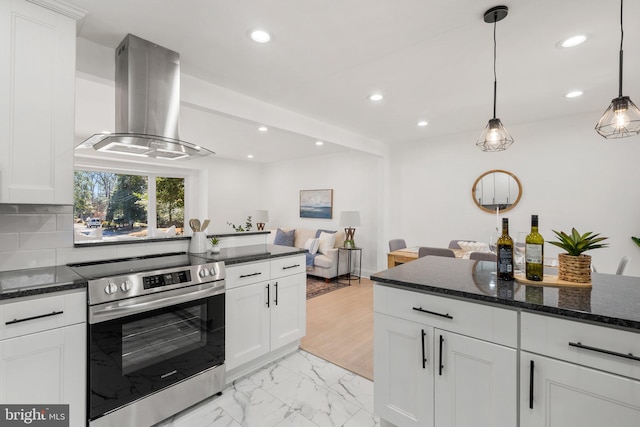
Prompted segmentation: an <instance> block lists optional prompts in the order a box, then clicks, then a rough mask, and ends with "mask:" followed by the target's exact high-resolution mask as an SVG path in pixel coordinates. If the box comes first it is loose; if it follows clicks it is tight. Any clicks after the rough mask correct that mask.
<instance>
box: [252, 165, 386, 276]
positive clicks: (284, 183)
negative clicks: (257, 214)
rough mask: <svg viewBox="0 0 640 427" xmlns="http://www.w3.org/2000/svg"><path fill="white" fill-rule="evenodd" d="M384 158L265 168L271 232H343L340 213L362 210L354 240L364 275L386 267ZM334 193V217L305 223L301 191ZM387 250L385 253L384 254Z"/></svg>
mask: <svg viewBox="0 0 640 427" xmlns="http://www.w3.org/2000/svg"><path fill="white" fill-rule="evenodd" d="M381 163H382V159H381V158H380V157H377V156H374V155H370V154H365V153H359V152H350V153H349V154H348V155H345V154H340V155H338V154H334V155H324V156H316V157H313V158H307V159H299V160H292V161H282V162H278V163H272V164H268V165H265V167H264V172H265V174H264V180H263V183H262V189H263V191H264V194H266V195H268V200H267V203H266V205H265V209H268V210H269V219H270V222H269V223H268V224H267V227H268V228H277V227H282V228H311V229H318V228H324V229H331V230H339V229H341V228H342V227H341V226H340V211H360V221H361V223H362V225H361V226H360V227H356V233H355V236H354V240H355V242H356V245H357V246H359V247H362V248H363V250H362V274H363V276H368V275H370V274H372V273H375V272H377V271H380V270H382V269H384V268H386V267H385V266H384V265H382V266H381V265H379V264H378V262H377V258H378V256H377V255H378V252H379V251H380V250H381V249H380V248H379V247H378V244H379V242H380V239H381V237H380V236H381V226H382V221H381V218H380V216H379V214H380V212H379V210H378V206H379V203H380V197H381V193H382V191H381V188H382V186H383V177H382V174H381V173H380V168H381ZM314 189H333V218H332V219H330V220H329V219H315V218H300V212H299V209H298V208H299V200H300V190H314ZM382 250H384V248H383V249H382Z"/></svg>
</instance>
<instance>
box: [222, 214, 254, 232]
mask: <svg viewBox="0 0 640 427" xmlns="http://www.w3.org/2000/svg"><path fill="white" fill-rule="evenodd" d="M227 224H228V225H230V226H231V228H233V229H234V230H235V231H236V232H240V231H251V227H253V224H252V223H251V215H249V216H248V217H247V219H246V220H245V222H244V227H243V226H242V225H235V224H232V223H230V222H228V221H227Z"/></svg>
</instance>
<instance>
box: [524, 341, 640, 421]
mask: <svg viewBox="0 0 640 427" xmlns="http://www.w3.org/2000/svg"><path fill="white" fill-rule="evenodd" d="M520 383H521V385H522V386H521V387H522V389H521V392H520V426H521V427H543V426H545V427H547V426H548V427H553V426H580V427H602V426H616V427H637V426H638V425H640V381H636V380H633V379H630V378H626V377H622V376H619V375H614V374H610V373H607V372H602V371H599V370H596V369H591V368H587V367H584V366H579V365H576V364H574V363H568V362H564V361H560V360H555V359H551V358H549V357H545V356H539V355H535V354H531V353H527V352H524V351H523V352H522V353H521V363H520Z"/></svg>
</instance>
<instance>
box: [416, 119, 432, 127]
mask: <svg viewBox="0 0 640 427" xmlns="http://www.w3.org/2000/svg"><path fill="white" fill-rule="evenodd" d="M428 124H429V122H428V121H426V120H420V121H419V122H418V126H420V127H421V128H423V127H425V126H426V125H428Z"/></svg>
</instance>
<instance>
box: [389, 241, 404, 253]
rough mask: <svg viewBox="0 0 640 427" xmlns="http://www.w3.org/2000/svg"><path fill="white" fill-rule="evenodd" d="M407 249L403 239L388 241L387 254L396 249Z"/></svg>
mask: <svg viewBox="0 0 640 427" xmlns="http://www.w3.org/2000/svg"><path fill="white" fill-rule="evenodd" d="M406 247H407V243H406V242H405V241H404V239H391V240H389V252H393V251H397V250H398V249H404V248H406Z"/></svg>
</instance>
